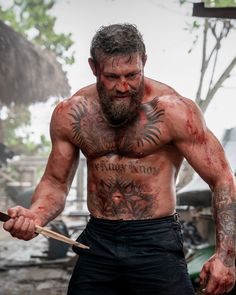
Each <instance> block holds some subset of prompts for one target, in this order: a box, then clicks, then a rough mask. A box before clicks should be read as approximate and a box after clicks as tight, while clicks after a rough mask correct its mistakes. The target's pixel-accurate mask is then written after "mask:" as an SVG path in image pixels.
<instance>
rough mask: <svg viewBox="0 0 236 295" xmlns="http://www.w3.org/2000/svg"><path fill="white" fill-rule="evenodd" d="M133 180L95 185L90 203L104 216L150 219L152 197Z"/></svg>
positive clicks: (111, 181)
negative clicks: (94, 191)
mask: <svg viewBox="0 0 236 295" xmlns="http://www.w3.org/2000/svg"><path fill="white" fill-rule="evenodd" d="M146 191H147V188H146V190H145V188H144V187H142V186H141V185H139V184H136V183H135V181H133V180H127V181H124V180H121V179H117V178H116V179H112V178H111V179H109V180H106V181H104V180H101V181H100V182H99V183H98V184H97V188H96V193H93V194H92V196H91V198H90V202H91V203H92V206H93V207H94V206H95V208H99V209H100V211H101V212H102V213H103V214H104V216H110V217H114V216H117V215H123V214H124V215H126V216H127V215H129V216H132V217H135V218H137V219H138V218H150V212H151V208H152V206H153V196H152V194H151V193H148V192H146Z"/></svg>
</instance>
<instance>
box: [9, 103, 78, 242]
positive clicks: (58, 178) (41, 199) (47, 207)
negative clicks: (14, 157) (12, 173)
mask: <svg viewBox="0 0 236 295" xmlns="http://www.w3.org/2000/svg"><path fill="white" fill-rule="evenodd" d="M59 108H60V104H59V106H58V107H57V108H56V109H55V111H54V113H53V116H52V120H51V126H50V127H51V129H50V131H51V132H50V133H51V140H52V151H51V153H50V156H49V158H48V162H47V166H46V169H45V172H44V174H43V176H42V178H41V180H40V182H39V184H38V185H37V187H36V189H35V192H34V194H33V197H32V204H31V206H30V208H29V209H26V208H23V207H21V206H16V207H13V208H10V209H8V214H9V215H10V216H11V217H12V218H11V219H10V220H9V221H7V222H5V223H4V229H5V230H7V231H9V232H10V233H11V235H12V236H14V237H17V238H19V239H24V240H29V239H31V238H33V237H35V233H34V231H35V225H40V226H44V225H46V224H47V223H48V222H49V221H51V220H53V219H54V218H55V217H56V216H58V215H59V214H60V213H61V212H62V210H63V209H64V206H65V200H66V196H67V194H68V191H69V189H70V186H71V183H72V180H73V177H74V175H75V172H76V169H77V166H78V161H79V149H78V147H76V146H74V145H73V144H72V143H71V142H70V140H69V139H68V134H69V130H66V127H65V125H64V124H63V126H61V122H63V123H64V122H65V121H64V119H63V117H62V116H63V115H62V114H61V113H60V116H59V115H58V112H57V110H58V109H59ZM59 117H60V118H59Z"/></svg>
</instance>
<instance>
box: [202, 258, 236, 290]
mask: <svg viewBox="0 0 236 295" xmlns="http://www.w3.org/2000/svg"><path fill="white" fill-rule="evenodd" d="M234 264H235V262H234V261H233V262H232V265H233V266H230V267H228V266H225V265H224V264H223V262H222V261H221V260H220V259H219V257H217V254H215V255H213V256H212V257H211V258H210V259H209V260H208V261H207V262H206V263H205V264H204V266H203V268H202V271H201V273H200V284H201V286H202V289H203V290H204V294H206V295H220V294H224V293H228V292H229V291H230V290H232V289H233V287H234V284H235V266H234Z"/></svg>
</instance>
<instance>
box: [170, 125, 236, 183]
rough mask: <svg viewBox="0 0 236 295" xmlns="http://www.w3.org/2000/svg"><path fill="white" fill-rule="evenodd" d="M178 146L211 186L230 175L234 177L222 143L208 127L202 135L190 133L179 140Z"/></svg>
mask: <svg viewBox="0 0 236 295" xmlns="http://www.w3.org/2000/svg"><path fill="white" fill-rule="evenodd" d="M176 146H177V148H178V149H179V150H180V152H181V153H182V154H183V156H184V157H185V158H186V160H187V161H188V162H189V163H190V165H191V166H192V167H193V168H194V170H195V171H196V172H197V173H198V174H199V175H200V176H201V177H202V178H203V179H204V180H205V181H206V182H207V183H208V184H209V185H210V186H214V187H215V186H216V185H217V184H218V183H220V182H221V181H222V182H224V181H226V180H227V179H228V177H229V176H230V177H232V171H231V169H230V165H229V163H228V160H227V158H226V156H225V152H224V149H223V147H222V145H221V144H220V142H219V141H218V139H217V138H216V137H215V136H214V134H213V133H212V132H211V131H210V130H208V129H207V128H204V129H203V130H202V132H201V136H200V137H194V136H191V135H190V136H189V137H188V138H187V137H186V138H185V139H182V140H180V141H179V142H177V143H176Z"/></svg>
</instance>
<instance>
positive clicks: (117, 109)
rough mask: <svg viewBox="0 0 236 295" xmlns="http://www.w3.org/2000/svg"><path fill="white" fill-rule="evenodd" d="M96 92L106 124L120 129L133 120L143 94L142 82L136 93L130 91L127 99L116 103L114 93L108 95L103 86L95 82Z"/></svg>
mask: <svg viewBox="0 0 236 295" xmlns="http://www.w3.org/2000/svg"><path fill="white" fill-rule="evenodd" d="M97 91H98V95H99V98H100V103H101V108H102V112H103V115H104V116H105V118H106V120H107V121H108V123H109V124H110V125H111V126H113V127H120V126H123V125H125V124H126V123H127V122H129V121H130V120H131V119H132V118H134V117H135V116H136V115H137V113H138V109H139V107H140V104H141V99H142V97H143V94H144V80H142V82H141V84H140V87H139V88H138V89H137V90H136V91H130V92H129V93H128V94H127V96H130V98H129V99H127V100H126V99H124V100H121V101H116V98H115V97H114V96H116V95H117V94H116V93H111V94H110V93H108V92H107V91H106V89H105V87H104V86H103V84H102V83H101V82H100V81H98V82H97Z"/></svg>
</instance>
